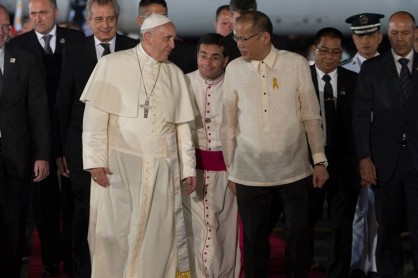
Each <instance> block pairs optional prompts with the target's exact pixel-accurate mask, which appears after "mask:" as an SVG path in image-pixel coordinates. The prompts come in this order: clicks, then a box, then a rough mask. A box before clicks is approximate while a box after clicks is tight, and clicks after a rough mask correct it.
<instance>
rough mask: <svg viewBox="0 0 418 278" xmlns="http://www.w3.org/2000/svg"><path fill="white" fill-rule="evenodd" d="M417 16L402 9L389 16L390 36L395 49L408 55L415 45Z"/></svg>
mask: <svg viewBox="0 0 418 278" xmlns="http://www.w3.org/2000/svg"><path fill="white" fill-rule="evenodd" d="M414 32H415V18H414V17H413V16H412V15H411V14H410V13H408V12H405V11H400V12H396V13H394V14H392V15H391V17H390V18H389V28H388V36H389V41H390V44H391V46H392V49H393V51H394V52H395V53H396V54H397V55H399V56H401V57H405V56H407V55H408V54H409V53H410V52H411V51H412V48H413V45H414V38H415V35H414Z"/></svg>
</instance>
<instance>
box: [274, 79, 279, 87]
mask: <svg viewBox="0 0 418 278" xmlns="http://www.w3.org/2000/svg"><path fill="white" fill-rule="evenodd" d="M273 89H279V83H277V78H276V77H274V78H273Z"/></svg>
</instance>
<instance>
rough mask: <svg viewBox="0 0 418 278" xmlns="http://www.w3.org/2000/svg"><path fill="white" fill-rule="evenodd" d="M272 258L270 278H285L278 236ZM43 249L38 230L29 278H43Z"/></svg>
mask: <svg viewBox="0 0 418 278" xmlns="http://www.w3.org/2000/svg"><path fill="white" fill-rule="evenodd" d="M270 244H271V256H270V260H269V274H268V278H285V275H284V241H283V240H282V239H281V238H279V237H278V236H275V235H272V236H271V237H270ZM42 271H43V267H42V261H41V247H40V242H39V238H38V232H37V231H36V229H34V231H33V237H32V247H31V254H30V259H29V269H28V278H43V276H42ZM57 277H58V278H67V277H68V276H67V275H66V274H61V275H60V276H57ZM308 277H309V278H325V275H324V274H323V273H321V272H315V271H311V272H310V273H309V275H308ZM115 278H117V277H115Z"/></svg>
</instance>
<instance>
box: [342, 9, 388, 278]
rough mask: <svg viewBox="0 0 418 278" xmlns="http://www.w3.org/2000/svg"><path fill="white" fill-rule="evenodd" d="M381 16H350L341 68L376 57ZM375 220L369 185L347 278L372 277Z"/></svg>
mask: <svg viewBox="0 0 418 278" xmlns="http://www.w3.org/2000/svg"><path fill="white" fill-rule="evenodd" d="M383 17H384V15H382V14H374V13H363V14H357V15H353V16H350V17H349V18H347V19H346V20H345V22H347V23H350V24H351V27H350V29H351V30H352V32H353V35H352V38H353V41H354V44H355V46H356V48H357V53H356V55H355V56H354V57H353V58H351V60H350V61H349V62H348V63H347V64H345V65H343V67H344V68H346V69H349V70H352V71H354V72H357V73H358V72H360V68H361V64H362V63H363V62H364V61H365V60H367V59H370V58H373V57H375V56H377V55H379V52H378V51H377V49H378V47H379V44H380V42H381V41H382V38H383V35H382V33H381V32H380V19H381V18H383ZM376 245H377V220H376V210H375V204H374V193H373V191H372V189H371V187H370V186H369V185H364V186H362V188H361V189H360V192H359V198H358V202H357V206H356V212H355V215H354V220H353V243H352V254H351V269H352V274H351V277H363V276H364V275H365V274H369V277H373V275H376V257H375V253H376Z"/></svg>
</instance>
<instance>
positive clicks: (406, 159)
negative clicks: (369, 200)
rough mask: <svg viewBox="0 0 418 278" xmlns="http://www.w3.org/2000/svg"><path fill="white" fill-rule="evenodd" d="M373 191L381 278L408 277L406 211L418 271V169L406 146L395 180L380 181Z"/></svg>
mask: <svg viewBox="0 0 418 278" xmlns="http://www.w3.org/2000/svg"><path fill="white" fill-rule="evenodd" d="M377 171H379V169H377ZM373 190H374V193H375V198H376V214H377V221H378V223H379V230H378V237H377V250H376V264H377V272H378V274H379V278H389V277H390V278H401V277H404V274H403V256H402V246H401V238H400V234H401V232H402V226H403V221H402V219H403V215H404V213H406V217H407V221H408V228H409V232H410V240H411V244H412V259H413V266H414V270H415V273H417V274H418V169H417V167H416V166H415V165H414V162H413V161H412V159H411V156H410V154H409V151H408V148H407V147H406V146H405V147H402V150H401V152H400V156H399V160H398V163H397V168H396V170H395V173H394V175H393V177H392V179H391V180H389V181H379V184H378V186H377V187H374V188H373Z"/></svg>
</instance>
